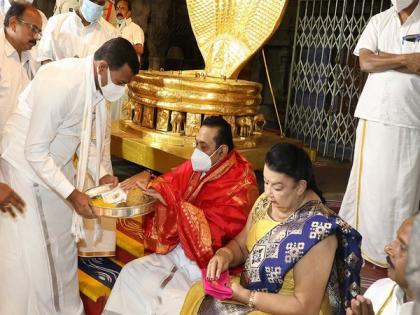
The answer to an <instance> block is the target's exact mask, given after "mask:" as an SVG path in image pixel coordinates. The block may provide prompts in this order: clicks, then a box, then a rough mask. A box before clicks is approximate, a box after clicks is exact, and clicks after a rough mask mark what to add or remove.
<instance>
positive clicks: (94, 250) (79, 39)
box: [38, 0, 118, 256]
mask: <svg viewBox="0 0 420 315" xmlns="http://www.w3.org/2000/svg"><path fill="white" fill-rule="evenodd" d="M80 4H81V5H80V8H78V9H77V10H75V11H74V12H68V13H63V14H59V15H55V16H53V17H51V18H50V19H49V20H48V24H47V27H46V28H45V30H44V32H43V36H42V39H41V40H40V42H39V49H38V60H39V61H41V62H42V63H44V64H45V63H47V62H49V61H54V60H61V59H64V58H71V57H79V58H83V57H86V56H88V55H90V54H93V53H94V52H95V51H96V50H97V49H98V48H99V47H100V46H101V45H102V44H103V43H105V42H106V41H108V40H110V39H111V38H115V37H117V36H118V32H117V30H116V29H115V27H113V26H112V25H111V24H110V23H108V22H107V21H105V19H103V18H102V14H103V10H104V5H105V0H81V1H80ZM107 106H108V107H110V105H109V104H107ZM104 144H105V149H104V154H103V157H102V159H103V165H104V167H105V169H106V170H107V172H108V173H109V174H112V164H111V112H110V111H108V118H107V128H106V136H105V142H104ZM91 185H92V181H90V180H89V182H88V183H87V185H86V188H90V186H91ZM85 221H86V222H85V223H86V224H85V228H86V234H87V235H86V240H85V241H83V242H81V243H80V244H79V254H80V255H81V256H113V255H115V225H116V220H115V219H111V218H104V219H102V220H101V226H102V233H101V239H100V240H96V241H95V240H94V234H95V224H99V222H96V223H95V222H93V220H85Z"/></svg>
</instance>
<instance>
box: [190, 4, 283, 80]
mask: <svg viewBox="0 0 420 315" xmlns="http://www.w3.org/2000/svg"><path fill="white" fill-rule="evenodd" d="M287 2H288V1H287V0H236V1H232V0H212V1H199V0H187V6H188V13H189V16H190V21H191V26H192V29H193V31H194V35H195V38H196V39H197V44H198V47H199V48H200V51H201V54H202V55H203V58H204V61H205V64H206V69H205V71H206V74H207V75H209V76H214V77H226V78H236V77H237V76H238V74H239V72H240V70H241V69H242V67H243V66H244V65H245V63H246V62H247V61H248V59H249V58H250V57H251V56H252V55H253V54H254V53H255V52H256V51H257V50H258V49H259V48H261V46H263V44H264V43H265V42H266V41H267V40H268V39H269V38H270V36H271V35H272V34H273V33H274V32H275V30H276V29H277V27H278V26H279V24H280V22H281V20H282V18H283V15H284V13H285V11H286V4H287Z"/></svg>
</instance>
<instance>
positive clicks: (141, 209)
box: [85, 184, 156, 218]
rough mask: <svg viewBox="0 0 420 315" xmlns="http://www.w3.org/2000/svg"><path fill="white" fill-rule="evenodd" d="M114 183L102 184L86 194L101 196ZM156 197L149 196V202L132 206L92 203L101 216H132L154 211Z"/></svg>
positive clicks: (92, 196)
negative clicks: (97, 204) (105, 205)
mask: <svg viewBox="0 0 420 315" xmlns="http://www.w3.org/2000/svg"><path fill="white" fill-rule="evenodd" d="M112 188H113V187H112V185H109V184H108V185H101V186H97V187H93V188H90V189H88V190H86V192H85V193H86V194H87V195H88V196H89V197H90V198H94V197H96V196H99V195H100V194H102V193H104V192H106V191H109V190H111V189H112ZM155 202H156V199H155V198H152V197H149V202H147V203H143V204H139V205H135V206H130V207H112V208H111V207H100V206H96V205H93V204H91V206H92V209H93V211H94V212H95V214H96V215H97V216H99V217H110V218H131V217H137V216H142V215H146V214H148V213H151V212H153V211H154V207H153V205H154V203H155Z"/></svg>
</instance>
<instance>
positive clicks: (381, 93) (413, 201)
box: [340, 4, 420, 267]
mask: <svg viewBox="0 0 420 315" xmlns="http://www.w3.org/2000/svg"><path fill="white" fill-rule="evenodd" d="M412 34H420V4H419V5H417V7H416V9H415V10H414V12H413V13H412V15H411V16H410V17H409V18H408V19H407V21H406V23H404V24H403V25H401V22H400V19H399V16H398V13H397V12H396V11H395V9H394V8H393V7H391V8H390V9H389V10H386V11H384V12H382V13H380V14H378V15H375V16H374V17H372V19H371V20H370V21H369V23H368V25H367V26H366V29H365V30H364V32H363V34H362V36H361V37H360V41H359V42H358V44H357V46H356V49H355V52H354V53H355V54H356V55H358V54H359V50H360V49H369V50H370V51H372V52H374V53H378V52H385V53H394V54H408V53H414V52H417V53H419V52H420V43H419V42H408V41H405V40H403V37H404V36H406V35H412ZM419 102H420V76H419V75H415V74H407V73H401V72H398V71H394V70H388V71H383V72H378V73H371V74H369V77H368V79H367V81H366V84H365V86H364V89H363V92H362V94H361V96H360V99H359V103H358V105H357V108H356V112H355V116H356V117H358V118H360V121H359V125H358V129H357V134H356V144H355V151H354V160H353V167H352V170H351V174H350V179H349V183H348V187H347V190H346V193H345V195H344V199H343V203H342V206H341V209H340V216H341V217H342V218H343V219H344V220H346V221H347V222H348V223H350V224H351V225H352V226H353V227H354V228H356V229H357V230H358V231H359V232H360V233H361V234H362V236H363V241H362V254H363V257H364V258H365V259H367V260H368V261H370V262H372V263H374V264H376V265H379V266H382V267H386V260H385V253H384V251H383V249H384V246H385V245H386V244H388V243H389V242H391V241H392V240H393V239H394V238H395V235H396V232H397V230H398V228H399V226H400V225H401V223H402V222H403V220H404V219H405V218H407V217H408V216H409V215H411V214H413V213H414V212H415V211H417V210H418V207H419V200H420V149H419V148H420V107H419Z"/></svg>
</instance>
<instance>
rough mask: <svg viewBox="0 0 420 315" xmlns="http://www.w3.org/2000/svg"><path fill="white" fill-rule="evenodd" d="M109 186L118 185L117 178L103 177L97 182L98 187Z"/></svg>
mask: <svg viewBox="0 0 420 315" xmlns="http://www.w3.org/2000/svg"><path fill="white" fill-rule="evenodd" d="M106 184H111V185H112V186H113V187H115V186H117V185H118V177H116V176H112V175H105V176H103V177H101V179H100V180H99V185H106Z"/></svg>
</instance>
